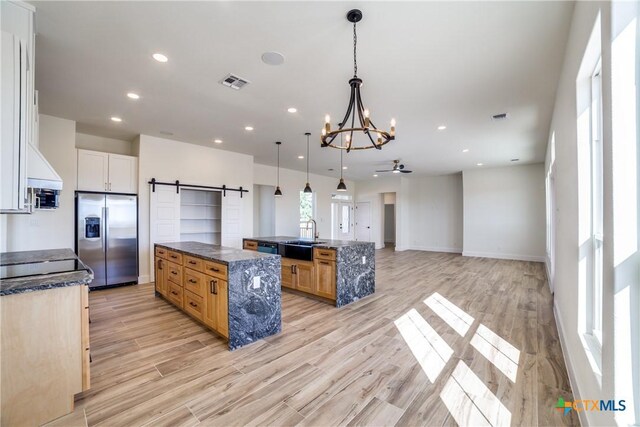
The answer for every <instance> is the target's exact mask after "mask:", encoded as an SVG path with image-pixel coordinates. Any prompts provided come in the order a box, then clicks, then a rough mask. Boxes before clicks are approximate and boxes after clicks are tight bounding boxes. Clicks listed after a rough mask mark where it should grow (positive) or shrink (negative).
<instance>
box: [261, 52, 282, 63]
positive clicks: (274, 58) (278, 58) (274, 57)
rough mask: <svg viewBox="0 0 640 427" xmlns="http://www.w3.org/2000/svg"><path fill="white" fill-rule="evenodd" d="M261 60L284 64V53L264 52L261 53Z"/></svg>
mask: <svg viewBox="0 0 640 427" xmlns="http://www.w3.org/2000/svg"><path fill="white" fill-rule="evenodd" d="M262 62H264V63H265V64H267V65H282V64H284V55H283V54H281V53H279V52H265V53H263V54H262Z"/></svg>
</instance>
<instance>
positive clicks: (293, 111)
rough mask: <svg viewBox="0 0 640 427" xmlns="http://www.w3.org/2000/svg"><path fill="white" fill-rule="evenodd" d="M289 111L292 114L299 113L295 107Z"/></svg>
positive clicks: (288, 109)
mask: <svg viewBox="0 0 640 427" xmlns="http://www.w3.org/2000/svg"><path fill="white" fill-rule="evenodd" d="M287 111H288V112H290V113H297V112H298V109H297V108H295V107H289V108H287Z"/></svg>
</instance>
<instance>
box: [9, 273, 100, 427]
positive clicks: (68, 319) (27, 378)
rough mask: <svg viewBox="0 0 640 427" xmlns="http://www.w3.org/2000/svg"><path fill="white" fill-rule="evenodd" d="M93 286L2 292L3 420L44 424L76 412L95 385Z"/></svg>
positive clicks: (27, 424)
mask: <svg viewBox="0 0 640 427" xmlns="http://www.w3.org/2000/svg"><path fill="white" fill-rule="evenodd" d="M88 295H89V288H88V286H86V285H78V286H68V287H62V288H53V289H46V290H41V291H35V292H26V293H22V294H16V295H3V296H1V297H0V316H1V322H2V328H1V329H0V354H2V359H1V363H0V365H1V372H0V389H1V390H2V393H1V394H0V402H1V405H0V425H3V426H35V425H42V424H45V423H47V422H49V421H52V420H54V419H56V418H59V417H61V416H63V415H66V414H69V413H71V412H73V407H74V395H75V394H78V393H80V392H82V391H85V390H87V389H88V388H89V386H90V379H89V304H88V301H89V296H88Z"/></svg>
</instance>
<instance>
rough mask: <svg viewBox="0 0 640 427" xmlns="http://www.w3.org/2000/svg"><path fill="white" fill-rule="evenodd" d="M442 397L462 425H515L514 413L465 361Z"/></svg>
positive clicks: (452, 377) (447, 384)
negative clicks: (513, 420) (512, 415)
mask: <svg viewBox="0 0 640 427" xmlns="http://www.w3.org/2000/svg"><path fill="white" fill-rule="evenodd" d="M440 398H441V399H442V401H443V402H444V404H445V406H446V407H447V409H449V412H450V413H451V415H452V416H453V418H454V419H455V420H456V422H457V423H458V424H460V425H474V426H480V425H482V426H508V425H510V424H511V412H509V410H508V409H507V408H506V407H505V406H504V405H503V404H502V402H500V399H498V398H497V397H496V395H495V394H493V393H492V392H491V390H489V388H488V387H487V386H486V385H485V384H484V383H483V382H482V380H481V379H480V378H478V376H477V375H476V374H475V373H474V372H473V371H472V370H471V369H470V368H469V367H468V366H467V365H466V364H465V363H464V362H463V361H460V362H458V365H457V366H456V368H455V369H454V371H453V373H452V374H451V377H450V378H449V379H448V380H447V383H446V384H445V386H444V387H443V389H442V392H441V393H440Z"/></svg>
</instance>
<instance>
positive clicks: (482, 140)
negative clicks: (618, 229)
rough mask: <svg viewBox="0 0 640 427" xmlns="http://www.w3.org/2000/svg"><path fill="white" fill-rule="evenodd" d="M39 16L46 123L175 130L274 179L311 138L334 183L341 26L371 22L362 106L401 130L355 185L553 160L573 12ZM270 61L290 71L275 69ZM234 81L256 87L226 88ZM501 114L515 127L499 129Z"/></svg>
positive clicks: (358, 159)
mask: <svg viewBox="0 0 640 427" xmlns="http://www.w3.org/2000/svg"><path fill="white" fill-rule="evenodd" d="M34 4H35V6H36V7H37V15H36V29H37V34H38V36H37V39H36V46H37V47H36V88H37V89H38V90H39V95H40V98H39V99H40V111H41V112H42V113H45V114H51V115H54V116H59V117H64V118H69V119H73V120H76V121H77V122H78V129H79V130H81V131H83V132H85V133H93V134H97V135H102V136H108V137H116V138H132V137H133V136H134V135H137V134H139V133H144V134H148V135H155V136H161V137H162V136H163V135H162V134H161V133H160V132H161V131H168V132H171V133H173V134H174V135H173V136H172V137H170V138H173V139H177V140H180V141H187V142H191V143H195V144H201V145H209V146H215V147H216V148H221V149H226V150H231V151H237V152H242V153H248V154H252V155H254V156H255V160H256V162H258V163H264V164H271V165H275V158H276V151H275V145H274V144H273V142H274V141H276V140H281V141H283V145H282V147H281V149H282V151H281V165H282V166H283V167H288V168H292V169H299V170H303V169H304V168H305V160H299V159H298V155H302V154H305V150H306V145H305V137H304V135H303V134H304V132H305V131H310V132H312V134H313V135H312V139H311V141H312V144H311V156H310V160H311V170H312V172H317V173H321V174H325V175H335V174H338V173H339V166H338V165H339V158H340V157H339V151H340V150H335V149H330V148H321V147H320V144H319V131H320V129H321V127H322V125H323V121H324V115H325V114H326V113H330V114H331V116H332V120H334V125H335V122H336V121H337V120H338V118H339V117H341V116H342V115H343V114H344V111H345V109H346V107H347V103H348V95H349V86H348V83H347V82H348V80H349V78H350V77H351V75H352V73H353V69H352V67H353V64H352V27H351V24H350V23H349V22H347V20H346V19H345V14H346V12H347V11H348V10H349V9H351V8H353V7H358V8H360V9H362V11H363V13H364V19H363V20H362V22H361V23H360V24H358V40H359V43H358V71H359V73H358V75H359V77H361V78H362V79H363V80H364V86H363V89H362V96H363V100H364V102H365V103H366V106H368V108H369V109H370V110H371V116H372V119H373V120H374V122H375V123H376V124H377V125H378V126H381V125H382V124H385V123H388V121H389V120H390V119H391V118H392V117H395V118H396V120H397V122H398V124H397V132H396V140H395V141H393V142H391V143H389V144H388V145H387V146H385V147H384V148H383V150H381V151H377V150H366V151H364V152H363V151H359V152H352V153H350V154H348V155H345V164H346V165H348V167H349V169H348V170H347V171H345V177H347V178H350V179H356V180H360V179H369V178H371V176H372V174H373V171H374V170H375V169H378V168H380V164H381V163H382V162H389V165H391V164H390V162H391V160H392V159H395V158H400V159H402V161H403V163H405V164H406V167H407V169H412V170H414V171H415V172H417V173H425V174H444V173H452V172H457V171H460V170H464V169H469V168H475V167H477V166H476V163H478V162H482V163H484V165H485V166H484V167H491V166H499V165H508V164H512V163H511V162H510V160H511V159H512V158H519V159H520V162H521V163H532V162H540V161H543V159H544V151H545V147H546V140H547V135H548V131H549V122H550V117H551V113H552V108H553V102H554V98H555V91H556V85H557V81H558V76H559V73H560V68H561V62H562V58H563V54H564V47H565V44H566V38H567V34H568V29H569V25H570V18H571V13H572V10H573V3H570V2H559V1H553V2H538V1H534V2H520V1H517V2H490V1H487V2H271V1H263V2H231V1H227V2H34ZM266 51H277V52H281V53H282V54H284V56H285V58H286V60H285V63H284V65H281V66H270V65H266V64H264V63H263V62H262V61H261V59H260V57H261V55H262V53H264V52H266ZM154 52H162V53H164V54H165V55H167V56H168V57H169V62H167V63H165V64H160V63H158V62H156V61H154V60H153V59H152V58H151V55H152V54H153V53H154ZM227 73H234V74H237V75H239V76H241V77H244V78H246V79H248V80H249V81H250V82H251V84H249V85H248V86H246V87H245V88H243V89H242V90H240V91H236V90H233V89H229V88H227V87H224V86H222V85H220V84H219V83H218V82H219V80H221V79H222V78H223V77H224V76H225V75H226V74H227ZM129 91H134V92H137V93H139V94H140V96H141V99H140V100H138V101H132V100H130V99H128V98H127V97H126V93H127V92H129ZM288 107H296V108H297V109H298V112H297V113H295V114H291V113H288V112H287V108H288ZM502 112H508V113H509V116H510V117H509V119H508V120H507V121H501V122H496V121H492V120H491V119H490V117H491V115H493V114H496V113H502ZM114 115H115V116H120V117H122V119H123V122H122V123H113V122H111V120H110V117H111V116H114ZM441 124H444V125H446V126H447V129H446V130H444V131H438V130H437V129H436V128H437V126H438V125H441ZM246 125H252V126H253V127H254V128H255V130H254V131H253V132H252V133H249V132H247V131H245V130H244V127H245V126H246ZM382 127H386V125H385V126H382ZM165 137H166V136H165ZM214 138H221V139H223V140H224V143H223V144H221V145H216V144H213V142H212V140H213V139H214ZM465 148H468V149H469V152H468V153H462V150H463V149H465ZM328 168H335V172H328V171H327V169H328ZM385 169H386V168H385Z"/></svg>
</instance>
